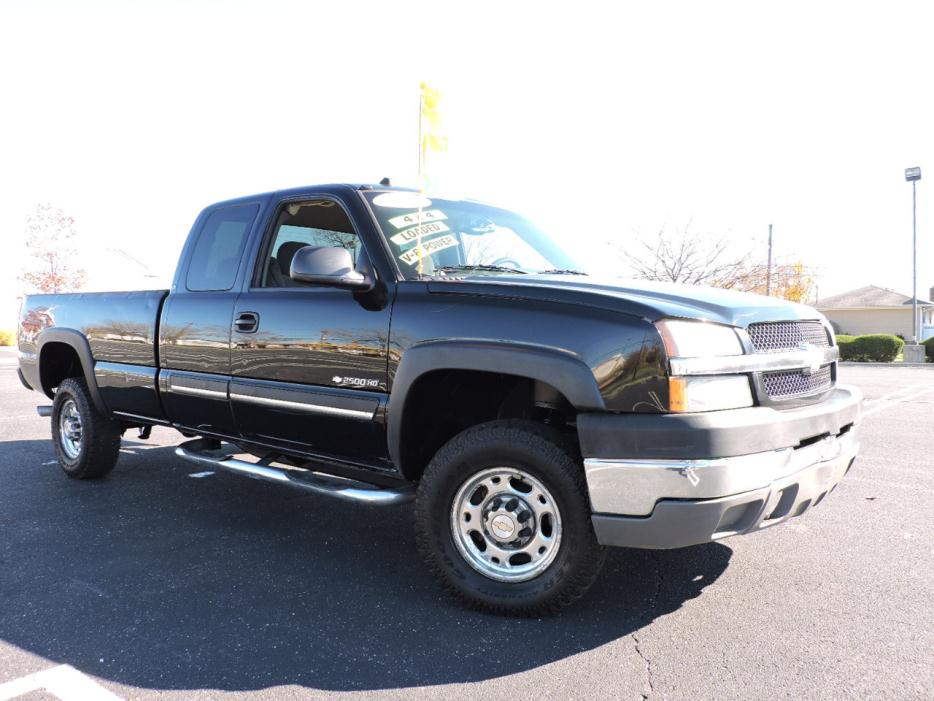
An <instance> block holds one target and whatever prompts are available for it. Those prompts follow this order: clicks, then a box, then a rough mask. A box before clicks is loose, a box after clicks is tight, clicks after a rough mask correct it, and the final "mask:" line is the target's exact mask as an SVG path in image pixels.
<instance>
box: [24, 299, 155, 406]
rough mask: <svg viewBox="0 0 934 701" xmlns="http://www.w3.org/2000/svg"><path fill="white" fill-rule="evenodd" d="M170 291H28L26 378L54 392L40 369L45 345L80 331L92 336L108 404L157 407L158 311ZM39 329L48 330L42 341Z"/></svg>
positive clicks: (98, 376)
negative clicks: (59, 292) (39, 360)
mask: <svg viewBox="0 0 934 701" xmlns="http://www.w3.org/2000/svg"><path fill="white" fill-rule="evenodd" d="M168 294H169V292H168V290H149V291H142V292H81V293H70V294H40V295H29V296H27V297H26V299H25V300H24V301H23V308H22V311H21V312H20V320H19V333H18V340H19V350H20V354H21V360H20V368H21V370H22V373H23V378H24V380H25V381H26V383H28V384H29V385H30V386H31V387H33V388H35V389H38V390H40V391H44V392H46V394H49V393H50V391H51V389H52V387H48V386H46V385H47V384H48V382H47V381H45V382H44V381H43V378H42V377H40V376H39V370H38V358H39V354H40V352H41V351H42V348H44V347H45V346H46V345H47V344H49V343H54V342H55V340H56V339H59V340H65V339H67V338H73V337H74V336H75V335H80V336H82V337H84V338H86V339H87V341H86V345H87V351H88V354H89V356H90V357H91V358H93V372H94V375H95V377H96V379H97V382H98V384H99V385H100V394H101V398H102V399H103V400H104V402H105V404H107V406H108V408H109V409H111V410H114V411H117V410H120V408H121V407H123V406H127V407H128V406H132V405H133V402H135V401H141V402H142V403H141V404H140V405H137V406H141V407H151V408H155V407H157V406H158V397H157V394H156V387H155V380H156V372H157V368H158V364H159V362H158V332H159V328H158V327H159V314H160V310H161V308H162V303H163V301H164V300H165V298H166V297H167V296H168ZM40 332H45V333H43V335H42V341H41V345H42V347H40V344H39V342H38V338H39V334H40ZM81 343H85V342H84V341H81ZM117 378H119V379H117ZM115 381H116V382H117V383H118V384H117V385H116V386H115V385H114V382H115ZM158 413H159V414H161V410H160V411H159V412H158Z"/></svg>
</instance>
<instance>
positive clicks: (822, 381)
mask: <svg viewBox="0 0 934 701" xmlns="http://www.w3.org/2000/svg"><path fill="white" fill-rule="evenodd" d="M832 382H833V375H832V372H831V368H830V365H825V366H824V367H822V368H821V369H820V370H818V371H817V372H815V373H813V374H811V375H806V374H805V373H804V371H803V370H781V371H779V372H766V373H763V375H762V383H763V384H764V385H765V391H766V392H767V393H768V395H769V398H770V399H789V398H791V397H803V396H805V395H808V394H815V393H817V392H822V391H823V390H826V389H830V386H831V383H832Z"/></svg>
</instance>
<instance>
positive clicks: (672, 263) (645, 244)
mask: <svg viewBox="0 0 934 701" xmlns="http://www.w3.org/2000/svg"><path fill="white" fill-rule="evenodd" d="M623 255H624V257H625V258H626V260H627V262H628V263H629V266H630V267H631V268H632V271H633V275H634V276H635V277H637V278H640V279H643V280H657V281H662V282H678V283H682V284H685V285H708V286H710V287H720V288H724V289H730V290H740V291H743V292H756V293H758V294H765V291H766V278H767V275H768V266H767V265H766V264H765V263H763V262H759V261H757V260H756V257H755V256H754V255H753V252H752V251H751V250H737V249H736V247H735V246H731V245H730V243H729V242H728V241H727V240H726V239H725V238H722V237H716V236H705V235H703V234H696V233H693V232H691V231H690V225H689V226H687V227H685V228H684V230H682V231H680V232H672V231H670V230H668V229H662V230H660V231H659V232H658V235H657V236H656V237H655V239H653V240H646V241H642V242H640V243H639V244H638V246H637V248H636V250H635V251H630V250H624V251H623ZM813 285H814V274H813V273H812V272H811V271H809V270H808V269H807V268H806V267H805V265H804V263H803V262H802V261H794V262H788V261H785V262H782V261H778V262H775V263H773V264H772V289H773V291H774V296H776V297H784V298H785V299H790V300H793V301H796V302H806V301H807V300H808V299H809V298H810V294H811V290H812V288H813Z"/></svg>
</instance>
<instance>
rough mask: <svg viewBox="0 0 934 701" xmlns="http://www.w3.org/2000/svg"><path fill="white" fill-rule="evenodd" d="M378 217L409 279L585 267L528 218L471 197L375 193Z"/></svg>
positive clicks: (371, 197) (371, 196)
mask: <svg viewBox="0 0 934 701" xmlns="http://www.w3.org/2000/svg"><path fill="white" fill-rule="evenodd" d="M363 196H364V198H365V199H366V201H367V203H368V204H369V205H370V209H371V210H372V211H373V214H374V215H375V216H376V219H377V221H378V222H379V225H380V228H381V229H382V231H383V235H384V236H385V238H386V240H387V241H388V242H389V247H390V249H391V250H392V255H393V257H394V258H395V259H396V260H397V261H398V265H399V268H400V269H401V270H402V274H403V275H404V276H405V277H406V279H409V280H413V279H418V278H419V277H424V276H431V277H443V276H450V275H456V274H458V273H460V274H463V273H464V272H465V271H466V272H474V273H475V272H481V273H484V274H497V273H517V272H518V273H541V272H564V273H568V272H576V271H579V270H580V269H581V268H580V266H579V265H578V264H577V263H576V262H575V261H574V260H573V259H572V258H571V257H570V256H569V255H568V254H567V253H565V252H564V251H563V250H562V249H561V248H560V247H559V246H558V244H557V243H556V242H555V241H554V240H552V239H551V238H549V237H548V236H547V235H546V234H545V233H544V232H542V230H541V229H539V228H538V227H537V226H535V225H534V224H533V223H532V222H530V221H529V220H528V219H525V218H523V217H521V216H519V215H518V214H516V213H515V212H510V211H508V210H505V209H499V208H498V207H492V206H490V205H485V204H480V203H478V202H470V201H467V200H446V199H439V198H435V197H426V196H423V195H420V194H418V193H416V192H406V191H398V190H397V191H388V192H387V191H382V192H381V191H371V192H364V193H363Z"/></svg>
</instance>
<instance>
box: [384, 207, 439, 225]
mask: <svg viewBox="0 0 934 701" xmlns="http://www.w3.org/2000/svg"><path fill="white" fill-rule="evenodd" d="M447 218H448V215H447V214H445V213H444V212H442V211H441V210H440V209H429V210H428V211H426V212H422V211H418V212H410V213H409V214H400V215H399V216H398V217H393V218H392V219H390V220H389V223H390V224H392V225H393V226H394V227H396V228H397V229H401V228H403V227H406V226H412V225H413V224H422V223H424V222H429V221H440V220H442V219H447Z"/></svg>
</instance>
